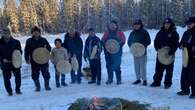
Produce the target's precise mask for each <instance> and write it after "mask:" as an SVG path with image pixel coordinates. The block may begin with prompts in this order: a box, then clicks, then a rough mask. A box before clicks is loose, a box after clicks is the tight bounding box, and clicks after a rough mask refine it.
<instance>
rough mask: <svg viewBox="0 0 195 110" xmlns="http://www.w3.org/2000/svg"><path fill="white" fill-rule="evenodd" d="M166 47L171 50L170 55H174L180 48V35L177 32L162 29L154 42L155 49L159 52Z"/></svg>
mask: <svg viewBox="0 0 195 110" xmlns="http://www.w3.org/2000/svg"><path fill="white" fill-rule="evenodd" d="M165 46H168V47H170V48H171V50H170V51H169V54H170V55H173V54H174V53H175V52H176V50H177V48H178V46H179V34H178V33H177V32H176V30H168V31H167V30H165V29H161V30H160V31H159V32H158V33H157V35H156V38H155V40H154V48H155V50H156V51H157V50H158V49H161V48H163V47H165Z"/></svg>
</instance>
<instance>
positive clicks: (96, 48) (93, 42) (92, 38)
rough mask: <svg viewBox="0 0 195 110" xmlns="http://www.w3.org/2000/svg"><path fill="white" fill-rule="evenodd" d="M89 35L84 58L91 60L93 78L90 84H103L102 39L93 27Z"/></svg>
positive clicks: (89, 30)
mask: <svg viewBox="0 0 195 110" xmlns="http://www.w3.org/2000/svg"><path fill="white" fill-rule="evenodd" d="M88 32H89V36H88V38H87V40H86V42H85V49H84V59H85V60H86V61H87V60H89V64H90V68H91V73H92V79H91V81H90V82H88V84H94V83H97V85H100V84H101V52H102V46H101V41H100V39H99V38H98V37H97V36H96V35H95V30H94V29H93V28H90V29H88Z"/></svg>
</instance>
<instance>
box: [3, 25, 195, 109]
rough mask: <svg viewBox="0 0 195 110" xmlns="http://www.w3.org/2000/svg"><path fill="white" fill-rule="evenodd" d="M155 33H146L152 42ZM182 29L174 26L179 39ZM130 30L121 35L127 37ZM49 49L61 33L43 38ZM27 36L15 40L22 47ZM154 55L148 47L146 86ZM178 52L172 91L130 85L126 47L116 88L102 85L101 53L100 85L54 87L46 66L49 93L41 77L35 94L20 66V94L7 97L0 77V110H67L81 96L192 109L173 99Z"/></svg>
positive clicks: (180, 99) (177, 86) (131, 69)
mask: <svg viewBox="0 0 195 110" xmlns="http://www.w3.org/2000/svg"><path fill="white" fill-rule="evenodd" d="M157 31H158V30H154V29H153V30H149V33H150V35H151V39H152V41H153V40H154V37H155V35H156V33H157ZM184 31H185V28H181V27H178V32H179V34H180V36H182V34H183V32H184ZM130 32H131V31H127V32H125V35H126V37H127V38H128V36H129V33H130ZM97 35H98V36H100V37H101V36H102V34H101V33H97ZM44 36H45V37H47V39H48V41H49V42H50V44H51V45H52V46H54V45H53V41H54V39H55V38H62V39H63V36H64V34H58V35H44ZM86 36H87V35H82V38H83V41H85V39H86ZM27 38H28V37H22V38H17V39H19V40H20V41H21V43H22V47H24V44H25V41H26V39H27ZM155 59H156V53H155V50H154V47H153V43H152V44H151V45H150V46H149V48H148V67H147V73H148V74H147V77H148V82H149V84H150V83H152V81H153V80H152V77H153V74H154V70H155ZM181 62H182V61H181V51H180V50H178V51H177V55H176V60H175V68H174V76H173V86H172V88H170V89H168V90H165V89H164V88H163V82H162V87H160V88H151V87H149V86H147V87H144V86H142V85H137V86H135V85H132V82H133V81H135V74H134V66H133V59H132V55H131V54H130V52H129V48H128V46H127V45H125V46H124V54H123V57H122V66H121V68H122V81H123V84H122V85H120V86H117V85H116V84H113V85H106V84H105V81H106V79H107V72H106V67H105V59H104V55H103V54H102V85H101V86H96V85H88V84H87V80H85V79H84V80H83V82H82V84H81V85H78V84H69V86H68V87H62V88H56V87H55V79H54V68H53V65H50V74H51V81H50V82H51V87H52V90H51V91H45V90H44V87H43V79H42V77H40V78H41V82H42V83H41V85H42V90H41V92H39V93H36V92H34V84H33V81H32V79H31V77H30V71H31V70H30V66H28V65H26V64H25V62H24V63H23V69H22V74H23V75H22V76H23V79H22V88H21V90H22V92H23V94H22V95H19V96H18V95H15V94H14V96H13V97H9V96H7V93H6V91H5V89H4V85H3V78H2V76H1V78H0V84H1V85H0V104H1V106H0V110H67V107H68V106H69V105H70V104H71V103H72V102H74V101H75V100H76V99H77V98H83V97H94V96H98V97H120V98H124V99H128V100H130V101H134V100H137V101H140V102H141V103H149V104H151V105H152V106H155V107H163V106H170V108H171V110H194V108H195V100H191V99H189V98H188V97H187V96H184V97H181V96H177V94H176V92H178V91H179V90H180V83H179V81H180V73H181V65H182V63H181ZM13 80H14V78H12V87H14V83H13V82H14V81H13ZM66 82H67V83H69V82H70V75H69V74H68V75H67V77H66Z"/></svg>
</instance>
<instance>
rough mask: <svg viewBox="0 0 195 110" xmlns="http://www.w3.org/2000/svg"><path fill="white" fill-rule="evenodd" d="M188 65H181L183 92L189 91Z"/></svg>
mask: <svg viewBox="0 0 195 110" xmlns="http://www.w3.org/2000/svg"><path fill="white" fill-rule="evenodd" d="M189 78H190V77H189V72H188V67H183V68H182V72H181V80H180V84H181V90H182V91H183V92H185V93H190V79H189Z"/></svg>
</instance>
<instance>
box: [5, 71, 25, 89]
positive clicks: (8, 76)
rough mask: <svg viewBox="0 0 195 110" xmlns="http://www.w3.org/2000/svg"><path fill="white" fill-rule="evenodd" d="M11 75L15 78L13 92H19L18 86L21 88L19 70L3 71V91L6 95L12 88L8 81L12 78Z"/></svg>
mask: <svg viewBox="0 0 195 110" xmlns="http://www.w3.org/2000/svg"><path fill="white" fill-rule="evenodd" d="M12 73H13V74H14V76H15V84H16V87H15V90H16V91H20V86H21V71H20V69H10V70H3V79H4V85H5V89H6V91H7V92H8V93H12V87H11V82H10V79H11V77H12Z"/></svg>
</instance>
